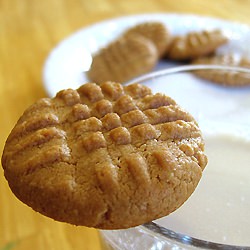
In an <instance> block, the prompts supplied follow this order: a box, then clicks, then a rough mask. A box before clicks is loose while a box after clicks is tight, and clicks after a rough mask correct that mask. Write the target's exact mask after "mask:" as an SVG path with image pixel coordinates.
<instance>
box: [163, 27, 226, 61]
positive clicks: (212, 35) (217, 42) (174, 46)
mask: <svg viewBox="0 0 250 250" xmlns="http://www.w3.org/2000/svg"><path fill="white" fill-rule="evenodd" d="M226 42H227V38H226V37H225V36H224V35H223V34H222V32H221V31H220V30H213V31H200V32H190V33H188V34H186V35H184V36H177V37H175V38H173V41H172V42H171V44H170V48H169V51H168V54H167V57H168V58H170V59H173V60H190V59H195V58H197V57H201V56H206V55H209V54H211V53H213V52H214V51H215V50H216V49H217V48H218V47H219V46H221V45H222V44H225V43H226Z"/></svg>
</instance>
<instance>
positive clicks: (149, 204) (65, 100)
mask: <svg viewBox="0 0 250 250" xmlns="http://www.w3.org/2000/svg"><path fill="white" fill-rule="evenodd" d="M203 150H204V143H203V139H202V135H201V131H200V129H199V127H198V125H197V123H196V122H195V120H194V118H193V117H192V116H191V115H190V114H189V113H187V112H186V111H184V110H183V109H182V108H181V107H180V106H178V105H177V104H176V102H175V101H174V100H172V99H171V98H170V97H168V96H166V95H163V94H152V93H151V90H150V89H149V88H148V87H146V86H143V85H140V84H132V85H128V86H122V85H121V84H118V83H114V82H104V83H102V84H100V85H97V84H94V83H87V84H84V85H82V86H81V87H80V88H78V89H77V90H72V89H68V90H62V91H60V92H59V93H58V94H57V95H56V97H55V98H52V99H50V98H45V99H41V100H38V101H37V102H36V103H35V104H33V105H32V106H31V107H29V108H28V109H27V110H26V111H25V112H24V114H23V115H22V116H21V118H20V119H19V120H18V122H17V124H16V125H15V127H14V128H13V130H12V131H11V133H10V135H9V137H8V139H7V141H6V145H5V148H4V152H3V156H2V165H3V168H4V174H5V177H6V179H7V180H8V182H9V186H10V188H11V189H12V191H13V192H14V194H15V195H16V196H17V197H18V198H19V199H20V200H22V201H23V202H24V203H26V204H27V205H28V206H30V207H32V208H33V209H34V210H35V211H38V212H40V213H42V214H44V215H46V216H48V217H51V218H53V219H55V220H58V221H63V222H68V223H71V224H75V225H84V226H88V227H95V228H102V229H120V228H128V227H133V226H137V225H140V224H142V223H145V222H149V221H151V220H154V219H157V218H159V217H162V216H165V215H168V214H169V213H171V212H173V211H174V210H176V209H177V208H178V207H179V206H181V205H182V204H183V203H184V202H185V201H186V199H187V198H188V197H189V196H190V195H191V194H192V192H193V191H194V189H195V187H196V186H197V184H198V182H199V180H200V178H201V175H202V170H203V169H204V167H205V166H206V163H207V158H206V156H205V155H204V152H203Z"/></svg>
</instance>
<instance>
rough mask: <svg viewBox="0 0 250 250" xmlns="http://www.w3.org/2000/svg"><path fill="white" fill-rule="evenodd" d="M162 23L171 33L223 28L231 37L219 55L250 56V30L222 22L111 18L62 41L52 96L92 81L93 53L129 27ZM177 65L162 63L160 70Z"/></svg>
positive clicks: (49, 87) (48, 69)
mask: <svg viewBox="0 0 250 250" xmlns="http://www.w3.org/2000/svg"><path fill="white" fill-rule="evenodd" d="M156 20H157V21H161V22H163V23H164V24H165V25H167V27H168V28H169V29H170V31H171V34H173V35H176V34H185V33H187V32H190V31H198V30H204V29H215V28H219V29H222V30H223V31H224V32H225V34H226V35H227V36H228V37H229V38H230V42H229V43H228V44H227V45H224V46H222V47H221V48H220V49H219V51H218V53H228V52H233V53H237V54H244V55H249V56H250V49H249V48H248V42H247V41H249V40H250V27H249V26H247V25H244V24H239V23H235V22H229V21H225V20H220V19H214V18H208V17H201V16H195V15H180V14H146V15H136V16H127V17H121V18H117V19H111V20H108V21H104V22H101V23H97V24H95V25H92V26H89V27H87V28H84V29H82V30H80V31H78V32H76V33H74V34H73V35H71V36H70V37H68V38H66V39H65V40H64V41H62V42H61V43H60V44H59V45H58V46H57V47H56V48H55V49H54V50H53V51H52V52H51V53H50V55H49V57H48V58H47V60H46V63H45V66H44V71H43V79H44V86H45V89H46V91H47V93H48V95H49V96H54V95H55V94H56V93H57V92H58V91H59V90H61V89H66V88H73V89H75V88H77V87H79V86H80V85H81V84H83V83H86V82H88V81H89V80H88V78H87V76H86V74H85V73H84V72H86V71H87V70H88V69H89V67H90V65H91V61H92V58H91V54H93V53H94V52H96V51H97V50H98V49H100V48H101V47H103V46H105V45H106V44H107V43H109V42H110V41H112V40H113V39H115V37H117V36H119V35H120V34H121V33H122V32H123V31H124V30H126V29H127V28H129V27H131V26H133V25H135V24H138V23H140V22H145V21H156ZM173 65H175V64H169V63H167V62H166V63H163V62H161V63H160V64H159V65H158V66H157V69H159V68H164V67H168V66H173Z"/></svg>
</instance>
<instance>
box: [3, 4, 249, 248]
mask: <svg viewBox="0 0 250 250" xmlns="http://www.w3.org/2000/svg"><path fill="white" fill-rule="evenodd" d="M155 12H166V13H167V12H168V13H170V12H175V13H192V14H199V15H205V16H212V17H216V18H223V19H227V20H231V21H238V22H242V23H246V24H249V25H250V1H249V0H219V1H218V0H188V1H187V0H175V1H173V0H144V1H142V0H124V1H123V0H121V1H119V0H79V1H78V0H0V129H1V130H0V131H1V133H0V150H1V152H2V150H3V147H4V143H5V140H6V138H7V136H8V134H9V133H10V130H11V129H12V127H13V126H14V124H15V123H16V121H17V119H18V118H19V116H20V115H21V114H22V112H23V111H24V110H25V109H26V108H27V107H28V106H29V105H30V104H32V103H33V102H34V101H35V100H37V99H38V98H41V97H45V96H46V93H45V90H44V87H43V82H42V69H43V64H44V61H45V59H46V57H47V56H48V54H49V52H50V51H51V50H52V49H53V47H54V46H56V44H57V43H58V42H60V41H61V40H62V39H63V38H65V37H67V36H68V35H70V34H71V33H72V32H74V31H76V30H78V29H80V28H83V27H85V26H87V25H90V24H93V23H96V22H99V21H102V20H105V19H109V18H114V17H119V16H124V15H132V14H139V13H155ZM4 247H8V249H15V250H17V249H19V250H20V249H25V250H30V249H36V250H45V249H46V250H48V249H53V250H64V249H65V250H78V249H84V250H85V249H90V250H99V249H101V246H100V242H99V238H98V232H97V230H95V229H89V228H85V227H75V226H71V225H68V224H65V223H59V222H55V221H53V220H51V219H48V218H46V217H44V216H42V215H40V214H38V213H36V212H34V211H33V210H32V209H30V208H29V207H27V206H26V205H24V204H22V203H21V202H20V201H18V200H17V199H16V198H15V196H14V195H13V194H12V193H11V191H10V189H9V187H8V184H7V182H6V180H5V178H4V175H3V170H2V168H0V250H2V249H5V248H4ZM6 249H7V248H6Z"/></svg>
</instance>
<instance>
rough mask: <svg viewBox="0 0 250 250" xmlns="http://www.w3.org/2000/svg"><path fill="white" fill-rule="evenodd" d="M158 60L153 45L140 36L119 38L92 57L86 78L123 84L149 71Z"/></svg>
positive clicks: (98, 81) (99, 81) (97, 81)
mask: <svg viewBox="0 0 250 250" xmlns="http://www.w3.org/2000/svg"><path fill="white" fill-rule="evenodd" d="M157 60H158V53H157V49H156V47H155V45H154V44H153V43H152V42H151V41H150V40H148V39H147V38H145V37H143V36H141V35H134V36H129V37H120V38H118V39H117V40H116V41H114V42H112V43H110V44H109V45H108V46H107V47H105V48H103V49H101V50H100V51H99V52H98V53H97V54H96V55H94V57H93V62H92V65H91V68H90V70H89V71H88V72H87V76H88V78H89V79H90V80H91V81H93V82H96V83H101V82H103V81H116V82H120V83H124V82H126V81H128V80H131V79H133V78H134V77H136V76H139V75H141V74H144V73H147V72H149V71H151V70H152V69H153V68H154V67H155V65H156V63H157Z"/></svg>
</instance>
